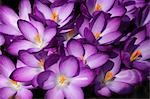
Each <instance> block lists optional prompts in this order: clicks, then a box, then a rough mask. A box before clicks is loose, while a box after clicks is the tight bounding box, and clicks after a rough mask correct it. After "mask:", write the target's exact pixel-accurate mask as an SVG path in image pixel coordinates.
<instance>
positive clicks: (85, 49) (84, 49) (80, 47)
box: [66, 40, 108, 69]
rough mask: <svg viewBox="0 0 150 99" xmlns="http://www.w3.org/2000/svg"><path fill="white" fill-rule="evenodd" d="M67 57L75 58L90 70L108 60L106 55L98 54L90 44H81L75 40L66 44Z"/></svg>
mask: <svg viewBox="0 0 150 99" xmlns="http://www.w3.org/2000/svg"><path fill="white" fill-rule="evenodd" d="M66 48H67V53H68V55H73V56H75V57H77V58H78V59H79V60H80V61H81V62H82V63H83V64H85V65H87V66H89V67H90V68H91V69H94V68H98V67H99V66H102V65H103V64H104V63H106V62H107V60H108V55H106V54H104V53H98V50H97V48H96V47H95V46H93V45H90V44H81V43H80V42H79V41H77V40H70V41H69V42H68V43H67V47H66Z"/></svg>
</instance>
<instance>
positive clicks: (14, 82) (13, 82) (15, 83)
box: [9, 79, 17, 85]
mask: <svg viewBox="0 0 150 99" xmlns="http://www.w3.org/2000/svg"><path fill="white" fill-rule="evenodd" d="M9 81H10V82H11V83H12V84H13V85H17V82H16V81H14V80H12V79H10V80H9Z"/></svg>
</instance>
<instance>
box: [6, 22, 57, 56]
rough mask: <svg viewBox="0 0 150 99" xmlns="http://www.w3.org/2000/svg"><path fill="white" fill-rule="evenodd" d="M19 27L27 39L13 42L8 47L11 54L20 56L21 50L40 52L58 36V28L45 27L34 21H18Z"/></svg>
mask: <svg viewBox="0 0 150 99" xmlns="http://www.w3.org/2000/svg"><path fill="white" fill-rule="evenodd" d="M18 27H19V30H20V31H21V33H22V35H23V36H24V38H25V39H23V40H17V41H14V42H12V44H11V45H10V46H9V47H8V49H7V50H8V51H9V53H11V54H13V55H18V52H19V50H29V51H30V52H38V51H40V50H42V49H43V48H44V47H46V46H47V45H48V44H49V42H50V41H51V40H52V38H53V37H54V36H55V35H56V27H54V26H49V27H46V28H45V27H44V26H43V24H42V23H40V22H38V21H34V20H32V23H30V22H28V21H25V20H18Z"/></svg>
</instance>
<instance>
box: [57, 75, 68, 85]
mask: <svg viewBox="0 0 150 99" xmlns="http://www.w3.org/2000/svg"><path fill="white" fill-rule="evenodd" d="M66 80H67V78H66V76H64V75H61V76H60V77H59V78H58V82H59V84H61V85H63V84H65V82H66Z"/></svg>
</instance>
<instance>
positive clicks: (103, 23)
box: [84, 12, 121, 44]
mask: <svg viewBox="0 0 150 99" xmlns="http://www.w3.org/2000/svg"><path fill="white" fill-rule="evenodd" d="M105 17H107V16H105V14H104V13H103V12H100V13H99V14H98V15H97V16H95V17H94V18H93V20H92V22H91V23H90V27H89V29H88V28H85V29H84V37H85V38H86V39H87V40H88V41H91V42H93V41H94V40H97V41H98V42H99V44H108V43H111V42H113V41H114V40H116V39H117V38H118V37H119V36H120V35H121V33H120V32H119V31H118V28H119V26H120V21H121V20H120V18H119V17H114V18H109V19H106V18H105Z"/></svg>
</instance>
